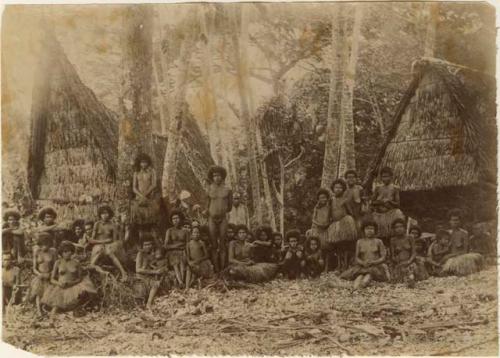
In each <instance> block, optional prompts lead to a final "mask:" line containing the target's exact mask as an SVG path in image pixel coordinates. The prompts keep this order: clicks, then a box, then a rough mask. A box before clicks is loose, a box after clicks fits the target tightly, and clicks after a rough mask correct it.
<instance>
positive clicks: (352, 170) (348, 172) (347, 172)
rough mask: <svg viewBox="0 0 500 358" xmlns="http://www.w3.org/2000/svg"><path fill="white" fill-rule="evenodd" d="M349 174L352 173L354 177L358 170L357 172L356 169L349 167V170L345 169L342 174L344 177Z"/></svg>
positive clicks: (356, 175)
mask: <svg viewBox="0 0 500 358" xmlns="http://www.w3.org/2000/svg"><path fill="white" fill-rule="evenodd" d="M349 174H352V175H354V176H355V177H356V178H357V177H358V172H357V171H355V170H354V169H349V170H347V171H346V172H345V174H344V178H347V176H348V175H349Z"/></svg>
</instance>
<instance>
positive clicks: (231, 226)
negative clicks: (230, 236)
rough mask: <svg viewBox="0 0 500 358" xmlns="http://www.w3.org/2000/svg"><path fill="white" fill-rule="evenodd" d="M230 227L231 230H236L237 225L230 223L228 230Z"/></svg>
mask: <svg viewBox="0 0 500 358" xmlns="http://www.w3.org/2000/svg"><path fill="white" fill-rule="evenodd" d="M229 229H231V230H233V231H236V225H234V224H233V223H229V224H227V230H229ZM227 230H226V231H227Z"/></svg>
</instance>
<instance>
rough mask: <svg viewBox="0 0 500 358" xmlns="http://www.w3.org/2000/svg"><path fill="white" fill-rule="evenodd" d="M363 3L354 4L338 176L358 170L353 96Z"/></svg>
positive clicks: (343, 97)
mask: <svg viewBox="0 0 500 358" xmlns="http://www.w3.org/2000/svg"><path fill="white" fill-rule="evenodd" d="M362 9H363V8H362V5H354V24H353V32H352V41H351V53H350V55H349V63H348V65H347V70H346V71H345V83H344V85H345V87H344V88H343V91H342V102H341V107H342V113H341V118H340V120H341V123H342V125H341V127H342V133H341V140H340V149H341V151H340V159H339V169H338V174H337V175H338V176H341V175H343V174H344V173H345V172H346V170H349V169H353V170H356V151H355V148H354V115H353V98H354V85H355V82H356V81H355V80H356V65H357V62H358V50H359V41H360V32H361V22H362V18H363V13H362Z"/></svg>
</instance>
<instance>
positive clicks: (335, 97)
mask: <svg viewBox="0 0 500 358" xmlns="http://www.w3.org/2000/svg"><path fill="white" fill-rule="evenodd" d="M344 6H345V5H336V6H335V8H334V10H333V13H332V52H333V60H332V64H331V68H330V89H329V96H328V116H327V125H326V131H325V154H324V160H323V175H322V178H321V186H322V187H325V188H329V187H330V186H331V184H332V182H333V181H334V180H335V179H336V178H337V177H338V175H339V159H340V135H339V134H340V133H341V132H342V128H341V126H340V125H341V122H340V118H341V99H342V89H343V88H344V75H343V71H344V68H345V67H344V63H345V62H346V61H345V59H346V57H347V49H346V47H347V46H346V39H345V27H344V16H343V11H344V8H343V7H344Z"/></svg>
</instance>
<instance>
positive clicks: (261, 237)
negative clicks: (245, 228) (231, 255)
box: [253, 226, 273, 262]
mask: <svg viewBox="0 0 500 358" xmlns="http://www.w3.org/2000/svg"><path fill="white" fill-rule="evenodd" d="M272 234H273V230H272V229H271V228H270V227H269V226H261V227H259V228H257V230H256V232H255V237H256V238H257V239H256V240H254V241H253V243H254V245H255V247H254V250H253V257H254V260H255V262H271V256H272V245H273V243H272Z"/></svg>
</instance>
